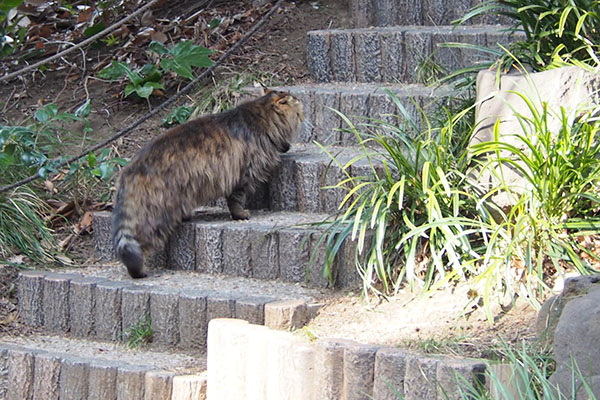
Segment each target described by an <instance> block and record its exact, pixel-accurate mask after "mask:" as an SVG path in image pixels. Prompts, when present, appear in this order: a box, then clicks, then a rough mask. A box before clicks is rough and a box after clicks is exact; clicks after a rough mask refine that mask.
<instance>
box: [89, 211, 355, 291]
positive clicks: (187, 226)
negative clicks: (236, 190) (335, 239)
mask: <svg viewBox="0 0 600 400" xmlns="http://www.w3.org/2000/svg"><path fill="white" fill-rule="evenodd" d="M325 217H326V216H325V215H322V214H303V213H293V212H264V211H254V212H253V214H252V215H251V216H250V219H249V220H248V221H232V220H231V219H230V217H229V215H228V213H227V212H225V211H224V210H221V209H215V208H207V209H200V210H199V214H198V215H197V216H196V217H195V218H194V219H193V220H192V221H188V222H184V223H183V224H182V225H181V227H180V228H179V230H178V231H176V232H175V233H174V234H173V235H172V236H171V240H170V242H169V243H168V245H167V246H166V248H165V249H164V250H163V251H159V252H157V254H155V255H154V256H153V257H151V258H150V257H149V260H148V264H149V265H154V266H157V267H160V268H168V269H172V270H187V271H197V272H199V273H205V274H224V275H227V276H233V277H245V278H253V279H255V280H257V282H258V281H259V280H266V281H271V283H268V282H265V283H264V284H265V285H267V284H270V285H278V284H279V283H278V282H281V283H284V282H289V283H294V284H300V285H304V286H309V287H316V288H325V287H330V286H332V285H331V284H330V282H329V279H328V278H325V277H323V274H322V266H323V265H324V260H325V246H324V243H319V238H320V236H321V233H320V232H319V230H317V229H315V228H314V227H312V226H308V225H301V224H307V223H311V222H315V221H322V220H323V219H324V218H325ZM93 218H94V241H95V243H96V248H97V249H98V252H99V254H100V256H101V257H102V258H103V259H104V260H114V259H115V256H114V252H113V245H112V239H111V219H112V215H111V213H110V212H99V213H95V214H94V216H93ZM355 246H356V242H347V243H346V244H345V245H344V246H343V247H342V248H341V249H340V251H339V252H338V255H337V258H336V259H335V261H334V265H333V278H334V284H333V286H334V287H336V288H356V287H359V286H360V278H359V276H358V273H357V272H356V269H355V267H354V251H355ZM313 253H314V254H315V257H314V259H313V263H312V265H311V263H310V261H311V256H312V254H313ZM123 268H124V267H123ZM136 282H138V281H136ZM281 289H282V290H283V286H282V287H281ZM257 293H258V292H257Z"/></svg>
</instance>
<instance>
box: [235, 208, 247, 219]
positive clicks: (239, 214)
mask: <svg viewBox="0 0 600 400" xmlns="http://www.w3.org/2000/svg"><path fill="white" fill-rule="evenodd" d="M231 218H233V219H234V220H240V219H248V218H250V211H248V210H246V209H243V208H242V209H239V210H235V211H232V212H231Z"/></svg>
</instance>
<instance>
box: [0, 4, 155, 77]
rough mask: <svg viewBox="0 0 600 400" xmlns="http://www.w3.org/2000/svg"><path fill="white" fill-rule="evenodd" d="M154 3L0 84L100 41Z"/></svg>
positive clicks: (14, 73) (10, 75) (15, 73)
mask: <svg viewBox="0 0 600 400" xmlns="http://www.w3.org/2000/svg"><path fill="white" fill-rule="evenodd" d="M156 2H158V0H152V1H151V2H150V3H148V4H146V5H145V6H143V7H142V8H140V9H138V10H136V11H135V12H134V13H133V14H131V15H128V16H127V17H125V18H123V19H122V20H120V21H119V22H116V23H114V24H112V25H111V26H109V27H108V28H106V29H104V30H103V31H102V32H98V33H96V34H95V35H93V36H91V37H89V38H88V39H86V40H84V41H83V42H81V43H78V44H76V45H74V46H73V47H69V48H68V49H65V50H63V51H61V52H60V53H56V54H55V55H53V56H51V57H48V58H46V59H44V60H41V61H38V62H36V63H35V64H32V65H29V66H27V67H25V68H21V69H20V70H18V71H15V72H12V73H10V74H7V75H4V76H0V82H2V81H6V80H8V79H12V78H15V77H17V76H19V75H23V74H24V73H25V72H27V71H31V70H32V69H35V68H37V67H39V66H41V65H44V64H46V63H49V62H50V61H53V60H56V59H57V58H60V57H63V56H65V55H66V54H69V53H70V52H72V51H73V50H76V49H79V48H81V47H83V46H85V45H87V44H89V43H92V42H94V41H96V40H98V39H100V38H101V37H103V36H105V35H108V34H109V33H110V32H112V31H114V30H116V29H117V28H119V27H120V26H121V25H123V24H124V23H125V22H127V21H129V20H130V19H132V18H133V17H135V16H137V15H139V14H140V13H142V12H144V11H146V10H147V9H148V8H150V7H152V6H153V5H154V4H155V3H156Z"/></svg>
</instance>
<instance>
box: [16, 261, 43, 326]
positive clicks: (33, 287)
mask: <svg viewBox="0 0 600 400" xmlns="http://www.w3.org/2000/svg"><path fill="white" fill-rule="evenodd" d="M44 276H45V275H44V273H42V272H37V271H23V272H21V273H20V274H19V280H18V284H17V285H18V286H17V298H18V299H19V304H18V307H19V319H20V320H21V322H23V323H24V324H25V325H29V326H33V327H38V326H42V325H43V324H44Z"/></svg>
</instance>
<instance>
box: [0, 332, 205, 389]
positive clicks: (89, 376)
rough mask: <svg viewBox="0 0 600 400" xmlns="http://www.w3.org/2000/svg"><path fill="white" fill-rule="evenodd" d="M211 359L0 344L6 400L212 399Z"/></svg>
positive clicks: (80, 343)
mask: <svg viewBox="0 0 600 400" xmlns="http://www.w3.org/2000/svg"><path fill="white" fill-rule="evenodd" d="M205 370H206V359H205V357H204V356H199V355H195V356H191V355H186V354H182V353H173V352H157V351H147V350H146V351H140V350H130V349H127V348H125V347H124V346H122V345H117V344H114V343H102V342H90V341H86V340H75V339H66V338H60V337H53V336H39V335H38V336H29V337H3V338H2V339H0V398H2V399H7V400H23V399H43V400H55V399H56V400H58V399H88V400H92V399H98V400H106V399H117V400H121V399H123V400H125V399H140V400H155V399H161V400H163V399H164V400H192V399H198V400H201V399H206V373H205V372H204V371H205Z"/></svg>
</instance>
